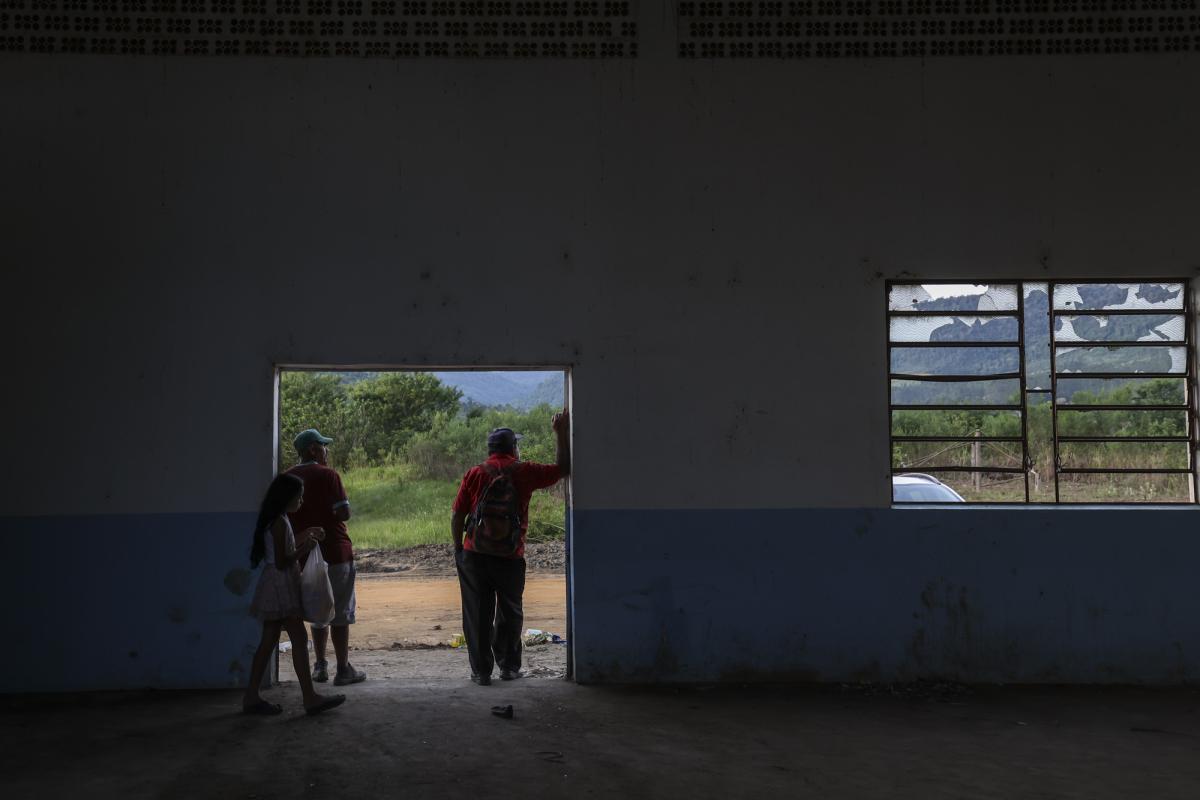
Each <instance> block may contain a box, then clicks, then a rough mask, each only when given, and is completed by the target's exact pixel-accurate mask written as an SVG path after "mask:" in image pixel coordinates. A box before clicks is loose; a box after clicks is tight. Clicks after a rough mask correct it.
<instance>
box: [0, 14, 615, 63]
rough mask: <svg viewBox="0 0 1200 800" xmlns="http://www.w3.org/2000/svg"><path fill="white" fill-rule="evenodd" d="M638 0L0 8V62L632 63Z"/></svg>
mask: <svg viewBox="0 0 1200 800" xmlns="http://www.w3.org/2000/svg"><path fill="white" fill-rule="evenodd" d="M636 6H637V2H636V0H529V2H509V1H508V0H0V52H6V51H7V52H23V53H81V54H102V55H146V56H151V55H153V56H174V55H184V56H290V57H299V58H326V57H349V58H567V59H570V58H635V57H636V56H637V33H638V32H637V22H636Z"/></svg>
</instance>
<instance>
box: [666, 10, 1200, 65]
mask: <svg viewBox="0 0 1200 800" xmlns="http://www.w3.org/2000/svg"><path fill="white" fill-rule="evenodd" d="M678 30H679V45H678V46H679V56H680V57H681V58H759V59H761V58H768V59H807V58H896V57H906V56H907V57H914V56H915V57H920V58H925V57H940V56H1009V55H1091V54H1100V53H1107V54H1119V53H1163V52H1192V51H1195V50H1200V14H1197V0H792V1H787V0H761V1H759V0H737V1H736V2H734V1H730V2H725V1H719V2H718V1H715V0H714V1H713V2H681V3H679V4H678Z"/></svg>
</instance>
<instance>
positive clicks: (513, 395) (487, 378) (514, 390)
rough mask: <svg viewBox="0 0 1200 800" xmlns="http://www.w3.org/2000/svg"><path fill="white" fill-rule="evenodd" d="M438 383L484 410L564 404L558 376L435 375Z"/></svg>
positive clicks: (520, 373)
mask: <svg viewBox="0 0 1200 800" xmlns="http://www.w3.org/2000/svg"><path fill="white" fill-rule="evenodd" d="M432 374H433V375H434V376H435V377H437V379H438V380H440V381H441V382H442V383H444V384H446V385H447V386H453V387H454V388H456V389H458V390H459V391H461V392H462V393H463V401H464V402H468V401H469V402H474V403H478V404H479V405H484V406H511V407H513V408H519V409H526V408H532V407H533V406H536V405H538V404H539V403H550V404H551V405H559V404H561V403H562V402H563V376H562V373H561V372H526V371H505V372H434V373H432Z"/></svg>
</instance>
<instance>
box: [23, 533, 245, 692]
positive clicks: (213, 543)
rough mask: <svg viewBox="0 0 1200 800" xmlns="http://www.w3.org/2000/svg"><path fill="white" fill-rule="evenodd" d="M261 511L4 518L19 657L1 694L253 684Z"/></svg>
mask: <svg viewBox="0 0 1200 800" xmlns="http://www.w3.org/2000/svg"><path fill="white" fill-rule="evenodd" d="M254 518H255V515H254V514H148V515H119V516H89V517H79V516H72V517H19V518H12V517H9V518H4V519H3V520H0V530H2V531H3V541H4V543H5V549H6V552H7V554H8V557H9V571H8V573H7V577H6V580H5V588H4V594H3V596H4V597H5V598H6V599H7V600H8V602H7V603H6V604H5V607H6V608H7V609H8V611H9V621H8V624H7V625H6V629H7V632H8V637H9V642H10V643H11V644H12V645H13V648H12V651H11V652H12V653H13V654H14V655H15V657H14V658H11V659H10V660H9V661H8V663H7V664H6V665H5V669H4V673H5V675H4V681H3V682H0V690H2V691H6V692H37V691H70V690H87V689H140V688H146V687H154V688H184V687H222V686H224V687H228V686H244V685H245V681H246V677H247V674H248V672H249V669H250V659H251V657H252V656H253V654H254V650H255V648H256V647H257V645H258V639H259V635H260V630H261V629H260V627H259V625H258V623H257V622H256V621H255V620H253V619H252V618H250V617H248V616H247V609H248V607H249V604H250V598H251V597H252V596H253V590H254V585H253V578H254V574H253V573H251V572H250V571H249V569H248V567H249V563H248V558H247V556H248V553H249V549H250V532H251V531H252V530H253V527H254Z"/></svg>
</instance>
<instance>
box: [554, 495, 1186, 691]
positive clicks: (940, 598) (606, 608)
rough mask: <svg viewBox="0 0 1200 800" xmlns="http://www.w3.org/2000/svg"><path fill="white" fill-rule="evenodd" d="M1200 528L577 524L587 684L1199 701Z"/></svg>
mask: <svg viewBox="0 0 1200 800" xmlns="http://www.w3.org/2000/svg"><path fill="white" fill-rule="evenodd" d="M1196 512H1197V510H1196V509H1191V508H1188V509H1070V508H1057V509H1030V508H972V509H916V508H905V509H879V510H833V509H824V510H821V509H817V510H814V509H808V510H790V511H789V510H781V511H775V510H771V511H767V510H763V511H693V510H689V511H587V510H579V509H576V510H575V512H574V529H573V540H572V565H573V570H574V575H573V578H574V599H575V607H574V620H573V622H574V637H575V669H576V677H577V679H578V680H579V681H581V682H587V683H593V682H609V681H614V682H654V681H668V682H689V681H721V680H737V681H740V680H821V681H851V680H910V679H916V678H933V677H942V678H948V679H954V680H961V681H972V682H976V681H977V682H1033V683H1041V682H1047V683H1114V682H1115V683H1150V684H1173V683H1181V682H1190V681H1196V680H1198V679H1200V583H1198V582H1197V579H1196V575H1197V571H1198V570H1200V530H1197V523H1200V516H1198V515H1197V513H1196Z"/></svg>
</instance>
